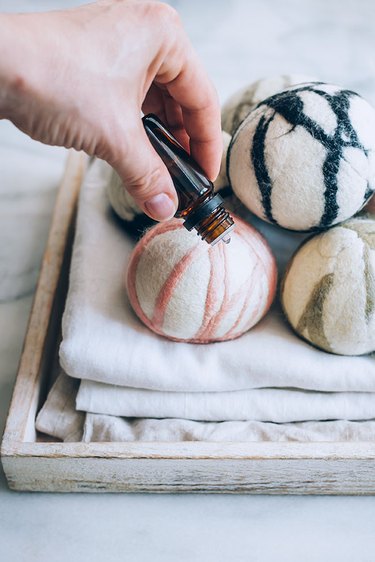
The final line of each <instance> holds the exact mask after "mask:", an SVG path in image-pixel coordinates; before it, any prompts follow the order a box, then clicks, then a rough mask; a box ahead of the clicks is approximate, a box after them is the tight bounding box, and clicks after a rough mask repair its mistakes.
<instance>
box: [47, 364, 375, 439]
mask: <svg viewBox="0 0 375 562" xmlns="http://www.w3.org/2000/svg"><path fill="white" fill-rule="evenodd" d="M77 382H78V381H75V380H74V379H72V378H70V377H68V376H67V375H65V374H61V375H59V377H58V379H57V380H56V382H55V384H54V386H53V387H52V389H51V390H50V392H49V394H48V397H47V400H46V402H45V404H44V405H43V407H42V409H41V410H40V412H39V414H38V417H37V420H36V427H37V429H38V430H39V431H43V432H44V433H46V434H48V435H51V436H52V437H57V438H58V439H61V440H62V441H83V442H85V443H89V442H99V441H117V442H122V441H164V442H165V441H217V442H220V441H237V442H238V441H242V442H250V441H251V442H260V441H275V442H276V441H278V442H280V441H300V442H307V441H316V442H319V441H337V442H338V441H372V442H373V441H375V421H347V420H339V421H324V422H323V421H311V422H299V423H283V424H277V423H267V422H259V421H229V422H200V421H190V420H184V419H161V420H160V419H148V418H146V419H142V418H122V417H116V416H107V415H102V414H90V413H88V414H86V415H85V414H84V413H83V412H79V413H78V412H76V411H75V409H74V402H75V397H76V392H77V386H78V384H77Z"/></svg>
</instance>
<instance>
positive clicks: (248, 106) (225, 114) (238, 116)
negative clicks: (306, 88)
mask: <svg viewBox="0 0 375 562" xmlns="http://www.w3.org/2000/svg"><path fill="white" fill-rule="evenodd" d="M311 80H312V78H311V77H310V76H305V75H302V74H282V75H280V76H271V77H269V78H261V79H259V80H256V82H252V83H251V84H248V85H247V86H245V87H244V88H241V89H240V90H238V91H236V92H234V94H232V95H231V96H230V97H229V98H228V99H227V101H226V102H225V103H224V105H223V107H222V109H221V127H222V129H223V131H226V132H227V133H229V134H230V135H233V134H234V132H235V131H236V129H237V127H238V126H239V125H241V123H242V121H243V120H244V119H245V118H246V117H247V116H248V115H249V113H250V112H251V111H252V110H253V109H254V108H255V107H256V106H257V105H258V104H259V103H261V102H262V101H263V100H265V99H266V98H269V97H270V96H273V95H274V94H277V93H278V92H281V91H282V90H285V89H286V88H289V87H290V86H293V85H295V84H301V83H302V82H311Z"/></svg>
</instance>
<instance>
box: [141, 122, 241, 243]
mask: <svg viewBox="0 0 375 562" xmlns="http://www.w3.org/2000/svg"><path fill="white" fill-rule="evenodd" d="M143 125H144V127H145V130H146V133H147V135H148V138H149V139H150V141H151V144H152V146H153V147H154V149H155V150H156V152H157V153H158V154H159V156H160V157H161V159H162V160H163V162H164V164H165V165H166V167H167V168H168V171H169V173H170V175H171V177H172V181H173V184H174V186H175V188H176V191H177V195H178V200H179V204H178V208H177V212H176V214H175V216H176V217H178V218H182V219H185V220H184V226H185V228H186V229H187V230H192V229H193V228H195V229H196V230H197V234H199V235H200V236H201V238H202V240H205V241H206V242H208V244H211V245H213V244H216V243H217V242H218V241H219V240H222V241H223V242H225V243H227V244H228V242H230V236H229V234H230V232H231V231H232V230H233V228H234V221H233V219H232V217H231V216H230V215H229V213H228V211H226V209H225V208H224V207H223V206H222V203H223V199H222V197H221V196H220V195H219V194H218V193H214V186H213V183H212V182H211V181H210V180H209V179H208V178H207V177H206V175H205V174H204V172H203V170H202V169H201V168H200V167H199V166H198V164H197V163H196V162H195V160H193V158H192V157H191V156H190V155H189V154H188V153H187V152H186V150H185V149H184V148H183V147H182V146H181V145H180V143H179V142H178V141H177V140H176V139H175V138H174V137H173V135H172V134H171V133H170V132H169V131H168V130H167V129H166V128H165V127H164V125H163V123H162V122H161V121H160V120H159V119H158V117H156V116H155V115H152V114H149V115H145V116H144V117H143Z"/></svg>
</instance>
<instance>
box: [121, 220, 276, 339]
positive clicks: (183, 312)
mask: <svg viewBox="0 0 375 562" xmlns="http://www.w3.org/2000/svg"><path fill="white" fill-rule="evenodd" d="M233 218H234V222H235V229H234V231H233V232H232V233H231V241H230V244H228V245H227V244H224V243H222V242H219V243H218V244H216V245H215V246H209V245H208V244H206V243H205V242H202V240H200V239H199V238H198V237H197V236H195V235H194V234H193V233H192V232H188V231H187V230H186V229H185V227H184V226H183V224H182V221H181V220H178V219H172V220H170V221H167V222H163V223H159V224H157V225H156V226H155V227H153V228H151V229H150V230H149V231H148V232H147V233H146V234H145V235H144V236H143V238H141V240H140V241H139V242H138V244H137V245H136V246H135V248H134V250H133V253H132V254H131V256H130V259H129V264H128V268H127V272H126V286H127V292H128V296H129V301H130V304H131V306H132V307H133V310H134V311H135V313H136V314H137V316H138V317H139V319H140V320H141V321H142V322H143V323H144V324H145V325H146V326H147V327H148V328H150V329H151V330H153V331H154V332H156V333H157V334H159V335H161V336H164V337H166V338H169V339H172V340H175V341H183V342H189V343H209V342H217V341H226V340H230V339H233V338H237V337H239V336H240V335H241V334H243V333H244V332H246V331H247V330H249V329H250V328H252V327H253V326H254V325H255V324H256V323H257V322H258V321H259V320H260V319H261V318H262V317H263V316H264V315H265V313H266V312H267V310H268V309H269V307H270V305H271V303H272V300H273V298H274V296H275V290H276V280H277V269H276V264H275V259H274V257H273V255H272V252H271V250H270V248H269V246H268V244H267V242H266V241H265V239H264V238H263V237H262V236H261V234H259V232H257V231H256V230H255V229H254V228H253V227H252V226H250V225H249V224H247V223H245V222H244V221H242V220H241V219H239V218H238V217H235V216H233Z"/></svg>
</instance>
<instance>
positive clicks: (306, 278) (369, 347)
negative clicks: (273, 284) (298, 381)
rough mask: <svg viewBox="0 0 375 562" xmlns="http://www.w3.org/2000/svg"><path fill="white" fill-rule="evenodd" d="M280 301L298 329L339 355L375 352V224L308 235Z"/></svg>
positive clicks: (355, 223)
mask: <svg viewBox="0 0 375 562" xmlns="http://www.w3.org/2000/svg"><path fill="white" fill-rule="evenodd" d="M280 292H281V303H282V306H283V309H284V313H285V315H286V317H287V318H288V320H289V322H290V324H291V325H292V327H293V328H294V330H295V331H296V332H297V334H299V335H300V336H302V337H303V338H304V339H306V340H307V341H309V342H310V343H312V344H313V345H315V346H317V347H319V348H321V349H324V350H325V351H328V352H330V353H336V354H339V355H362V354H365V353H370V352H373V351H374V350H375V220H373V219H368V218H355V219H351V220H349V221H347V222H344V223H342V224H341V225H339V226H336V227H334V228H332V229H330V230H327V231H326V232H324V233H321V234H318V235H315V236H313V237H310V238H309V239H308V240H307V241H306V242H304V243H303V244H302V246H301V247H300V248H299V249H298V250H297V252H296V253H295V254H294V256H293V257H292V259H291V261H290V262H289V265H288V268H287V270H286V273H285V276H284V278H283V281H282V283H281V289H280Z"/></svg>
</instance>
